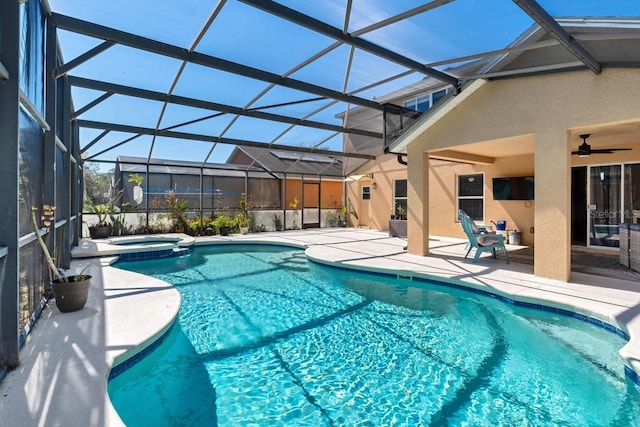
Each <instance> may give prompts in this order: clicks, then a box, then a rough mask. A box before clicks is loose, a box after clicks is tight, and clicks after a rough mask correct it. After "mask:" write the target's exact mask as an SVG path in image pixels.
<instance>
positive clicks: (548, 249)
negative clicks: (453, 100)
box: [405, 69, 640, 280]
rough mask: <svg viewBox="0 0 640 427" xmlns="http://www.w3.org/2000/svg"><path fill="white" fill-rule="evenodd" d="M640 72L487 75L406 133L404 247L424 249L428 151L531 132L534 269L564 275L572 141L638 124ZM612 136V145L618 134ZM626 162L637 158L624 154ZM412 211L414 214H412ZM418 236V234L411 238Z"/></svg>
mask: <svg viewBox="0 0 640 427" xmlns="http://www.w3.org/2000/svg"><path fill="white" fill-rule="evenodd" d="M638 99H640V73H638V72H637V70H633V69H604V70H602V72H601V73H600V74H594V73H592V72H590V71H576V72H570V73H561V74H550V75H540V76H532V77H524V78H518V79H508V80H496V81H490V82H488V83H487V84H485V85H484V86H482V87H480V88H479V89H478V90H477V91H476V92H475V93H473V94H471V95H470V96H469V97H468V98H467V99H466V100H464V101H463V102H462V103H461V104H460V105H458V106H456V107H455V108H454V109H453V110H451V111H450V112H448V113H447V114H445V115H444V116H443V117H442V118H440V119H439V120H438V121H436V122H435V123H432V124H431V125H429V126H426V127H421V125H420V123H419V124H418V125H416V127H415V128H414V130H413V131H412V132H410V134H407V135H406V136H405V143H406V144H407V145H406V149H407V152H408V158H409V167H408V177H409V187H410V190H409V196H410V197H409V204H410V215H409V223H408V229H409V236H410V238H409V251H410V252H413V253H417V254H420V253H422V254H424V253H427V252H428V235H429V233H432V230H430V229H429V224H430V219H429V214H430V209H429V210H427V209H425V206H424V204H423V200H426V199H427V197H429V196H428V194H429V191H430V189H432V188H433V185H431V184H430V182H431V180H428V177H425V176H424V175H423V171H424V170H425V169H427V168H429V167H430V162H429V160H428V155H427V154H428V153H433V152H435V151H438V150H442V149H452V148H456V147H461V146H464V145H466V144H471V143H477V142H482V141H492V140H496V139H502V138H510V141H511V143H512V144H517V143H519V142H518V141H521V143H525V142H526V141H527V140H528V139H529V138H534V142H535V153H534V165H535V177H536V178H535V179H536V194H535V200H536V205H535V220H534V223H535V235H534V241H535V245H536V252H535V260H534V267H535V273H536V274H537V275H540V276H543V277H550V278H556V279H562V280H567V279H568V278H569V275H570V249H571V245H570V219H571V212H570V194H571V192H570V188H571V185H570V184H571V183H570V172H571V170H570V166H571V162H572V158H571V157H572V156H571V154H570V151H571V143H573V142H575V141H577V135H579V134H580V133H585V132H587V131H589V132H597V131H599V130H604V129H606V130H607V132H608V134H610V135H615V132H614V131H613V130H612V129H615V127H616V126H621V127H622V126H628V125H629V124H630V123H636V124H637V123H640V103H638ZM611 139H612V140H611V142H612V143H614V144H615V142H616V140H615V137H614V136H612V138H611ZM629 153H630V154H629V155H628V157H627V159H628V160H632V159H635V160H640V153H638V152H633V151H632V152H629ZM411 209H413V212H411ZM414 236H415V237H414Z"/></svg>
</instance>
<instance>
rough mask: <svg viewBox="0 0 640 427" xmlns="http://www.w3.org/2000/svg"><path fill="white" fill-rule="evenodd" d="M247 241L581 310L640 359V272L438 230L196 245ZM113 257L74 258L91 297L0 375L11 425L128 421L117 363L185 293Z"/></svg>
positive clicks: (326, 233) (342, 232) (55, 321)
mask: <svg viewBox="0 0 640 427" xmlns="http://www.w3.org/2000/svg"><path fill="white" fill-rule="evenodd" d="M239 241H245V242H270V243H282V244H290V245H296V246H300V247H306V248H307V255H308V256H309V257H310V258H311V259H313V260H315V261H317V262H319V263H325V264H330V265H332V264H333V265H335V264H337V265H341V264H342V265H349V266H353V267H355V268H361V269H363V270H369V271H391V272H393V273H394V274H398V276H399V277H402V278H405V279H406V280H411V278H413V277H418V276H420V277H423V276H425V275H429V276H434V277H435V278H437V279H439V280H442V281H443V282H445V283H447V282H448V283H452V284H456V285H459V284H461V283H463V282H464V283H465V284H466V285H467V286H469V287H470V288H471V289H480V290H482V291H486V292H490V293H493V294H498V295H502V296H506V297H508V298H511V299H513V300H516V301H521V302H528V303H538V304H540V303H541V304H544V305H546V306H550V307H555V308H565V309H568V310H571V311H574V312H577V313H581V314H583V315H585V316H589V317H591V318H593V319H599V320H602V321H605V322H607V323H609V324H611V325H614V326H617V327H620V328H621V329H623V330H625V331H627V332H628V333H629V335H630V336H631V340H630V341H629V343H628V344H627V345H626V346H625V347H624V349H623V350H622V351H621V355H622V356H623V357H624V358H626V360H627V364H629V365H631V366H634V367H635V368H636V369H638V368H639V367H638V366H637V361H638V360H640V345H639V344H638V342H637V337H638V335H639V333H640V320H639V318H638V314H639V310H640V309H639V308H638V307H640V305H639V304H640V287H638V285H637V281H632V280H621V279H616V278H612V277H606V278H605V277H604V276H596V275H594V274H585V273H581V272H577V271H576V272H574V273H573V274H572V277H571V280H570V281H569V282H560V281H554V280H549V279H541V278H537V277H534V276H533V274H532V272H533V268H532V266H531V265H529V264H524V263H520V262H517V261H516V260H520V259H524V258H525V256H524V255H516V254H517V252H518V251H521V250H523V248H522V247H515V246H508V249H509V250H510V257H511V256H513V259H514V261H516V262H512V263H511V264H506V263H504V261H502V260H501V259H498V260H492V259H490V258H489V259H487V258H486V257H483V258H482V259H481V260H480V262H478V264H473V263H472V262H471V261H470V260H464V259H463V256H464V253H465V252H466V251H464V242H463V241H461V240H459V239H449V238H442V237H435V236H432V237H431V241H432V248H433V254H432V256H428V257H422V256H415V255H410V254H407V253H406V251H404V249H403V247H404V245H405V241H404V240H402V239H399V238H396V237H389V236H388V235H387V233H383V232H378V231H372V230H367V229H351V228H333V229H324V230H300V231H287V232H279V233H256V234H250V235H246V236H242V235H232V236H230V237H226V238H223V237H219V236H215V237H207V238H198V239H197V240H196V245H202V244H210V243H228V242H239ZM512 254H513V255H512ZM600 258H602V257H601V256H599V255H597V254H596V255H592V256H591V257H590V259H591V260H598V259H600ZM112 259H113V258H112V257H107V258H91V259H83V260H77V261H74V262H73V266H72V267H73V269H81V268H84V266H85V265H86V264H90V265H91V267H90V273H91V274H92V275H93V277H94V280H93V284H92V288H91V291H90V293H89V301H88V303H87V306H86V307H85V308H84V309H83V310H81V311H78V312H75V313H67V314H62V313H60V312H59V311H58V310H57V309H56V308H54V307H47V308H45V310H44V311H43V314H42V318H41V319H40V321H39V322H38V323H37V324H36V326H35V328H34V329H33V331H32V332H31V334H30V335H29V337H28V339H27V341H28V342H27V345H26V347H25V349H26V351H24V352H23V353H22V355H21V356H22V357H21V359H22V364H21V366H20V367H19V368H18V369H16V370H14V371H12V372H10V373H9V374H8V375H7V377H6V378H5V379H4V380H3V382H2V383H1V384H0V396H1V397H0V418H1V419H2V420H3V422H6V423H7V425H93V426H113V425H122V422H121V421H120V419H119V417H118V416H117V414H116V413H115V411H114V409H113V407H112V406H111V404H110V402H109V399H108V396H107V394H106V389H107V379H108V376H109V372H110V370H111V368H112V366H114V365H116V364H119V363H122V362H123V361H125V360H127V359H128V358H130V357H131V356H133V355H134V354H136V353H137V352H139V351H140V350H142V348H144V347H145V346H147V345H149V344H150V343H151V342H152V341H153V340H154V339H156V338H158V337H159V336H161V335H162V334H163V332H164V331H165V330H166V328H167V327H168V326H169V325H170V323H171V322H172V320H173V319H174V318H175V316H176V315H177V312H178V309H179V303H180V297H179V295H178V292H177V291H176V290H175V289H173V288H172V287H171V286H167V284H166V283H163V282H160V281H158V280H156V279H152V278H149V277H146V276H141V275H139V274H135V273H131V272H126V271H123V270H119V269H117V268H113V267H110V266H109V262H110V261H111V260H112ZM50 304H53V303H50ZM132 325H135V326H134V327H132ZM620 363H622V360H621V361H620Z"/></svg>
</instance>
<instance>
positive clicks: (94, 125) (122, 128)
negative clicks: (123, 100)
mask: <svg viewBox="0 0 640 427" xmlns="http://www.w3.org/2000/svg"><path fill="white" fill-rule="evenodd" d="M76 122H77V124H78V126H79V127H84V128H90V129H103V130H107V129H108V130H112V131H116V132H127V133H135V134H140V135H155V136H161V137H165V138H174V139H186V140H191V141H203V142H211V143H220V144H231V145H238V146H244V147H258V148H269V149H272V150H281V151H293V152H297V153H313V154H322V155H325V156H336V157H350V158H356V159H367V160H373V159H375V156H372V155H369V154H360V153H343V152H342V151H332V150H320V149H317V148H309V147H294V146H290V145H282V144H268V143H265V142H257V141H247V140H241V139H233V138H226V137H219V136H212V135H203V134H195V133H187V132H176V131H167V130H161V129H160V130H156V129H152V128H145V127H139V126H129V125H122V124H117V123H105V122H97V121H91V120H77V121H76Z"/></svg>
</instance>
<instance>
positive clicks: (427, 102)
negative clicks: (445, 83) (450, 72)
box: [403, 88, 451, 112]
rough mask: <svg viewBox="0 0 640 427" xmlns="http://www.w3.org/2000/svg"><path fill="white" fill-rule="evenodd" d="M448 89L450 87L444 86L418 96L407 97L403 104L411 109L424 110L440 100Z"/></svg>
mask: <svg viewBox="0 0 640 427" xmlns="http://www.w3.org/2000/svg"><path fill="white" fill-rule="evenodd" d="M450 90H451V89H450V88H446V89H442V90H439V91H437V92H433V93H430V94H428V95H424V96H420V97H418V98H413V99H409V100H408V101H405V102H404V103H403V106H404V107H405V108H410V109H412V110H416V111H420V112H425V111H427V110H428V109H430V108H431V107H433V106H434V105H435V104H436V103H437V102H438V101H440V100H441V99H442V98H443V97H444V96H445V95H446V94H447V93H448V92H449V91H450Z"/></svg>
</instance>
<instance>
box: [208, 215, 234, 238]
mask: <svg viewBox="0 0 640 427" xmlns="http://www.w3.org/2000/svg"><path fill="white" fill-rule="evenodd" d="M213 224H214V225H215V227H216V229H217V230H218V233H219V234H220V235H221V236H228V235H229V230H231V228H232V227H233V226H234V224H235V223H234V221H233V218H231V217H230V216H229V215H226V214H220V215H218V216H217V217H216V219H214V220H213Z"/></svg>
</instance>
